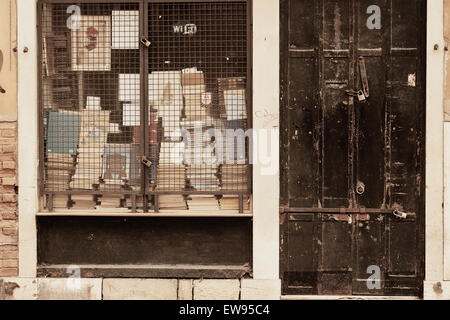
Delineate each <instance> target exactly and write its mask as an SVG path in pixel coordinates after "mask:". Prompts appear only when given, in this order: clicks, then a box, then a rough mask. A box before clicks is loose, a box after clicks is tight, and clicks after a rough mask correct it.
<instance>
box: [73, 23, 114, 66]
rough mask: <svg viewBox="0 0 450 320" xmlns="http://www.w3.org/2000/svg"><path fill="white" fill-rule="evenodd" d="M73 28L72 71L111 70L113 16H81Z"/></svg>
mask: <svg viewBox="0 0 450 320" xmlns="http://www.w3.org/2000/svg"><path fill="white" fill-rule="evenodd" d="M78 22H79V28H73V29H72V34H71V36H72V38H71V44H72V71H111V18H110V17H109V16H83V15H82V16H80V19H79V20H78Z"/></svg>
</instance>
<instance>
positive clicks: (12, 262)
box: [0, 259, 19, 268]
mask: <svg viewBox="0 0 450 320" xmlns="http://www.w3.org/2000/svg"><path fill="white" fill-rule="evenodd" d="M18 266H19V261H17V259H5V260H3V259H1V260H0V268H17V267H18Z"/></svg>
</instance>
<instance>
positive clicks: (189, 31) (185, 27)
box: [172, 22, 197, 35]
mask: <svg viewBox="0 0 450 320" xmlns="http://www.w3.org/2000/svg"><path fill="white" fill-rule="evenodd" d="M172 31H173V33H174V34H178V35H194V34H196V33H197V25H196V24H195V23H189V22H178V23H176V24H174V25H173V26H172Z"/></svg>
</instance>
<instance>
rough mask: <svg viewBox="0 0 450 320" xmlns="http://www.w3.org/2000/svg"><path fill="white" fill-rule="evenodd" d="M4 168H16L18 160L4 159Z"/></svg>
mask: <svg viewBox="0 0 450 320" xmlns="http://www.w3.org/2000/svg"><path fill="white" fill-rule="evenodd" d="M2 168H3V169H15V168H16V162H15V161H2Z"/></svg>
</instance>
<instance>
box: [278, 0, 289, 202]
mask: <svg viewBox="0 0 450 320" xmlns="http://www.w3.org/2000/svg"><path fill="white" fill-rule="evenodd" d="M289 2H290V1H289V0H280V147H281V148H283V150H288V152H280V206H287V205H288V204H289V202H288V201H289V200H288V199H289V194H288V193H289V188H288V176H289V169H288V159H289V154H290V152H289V139H288V137H289V132H290V131H289V128H290V126H289V124H288V119H289V118H288V114H287V110H288V109H287V107H288V92H289V90H288V83H289V78H288V70H289V63H288V57H289V54H288V53H289V52H288V50H289V46H288V43H289V42H288V40H289V29H288V15H289V10H288V9H289Z"/></svg>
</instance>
